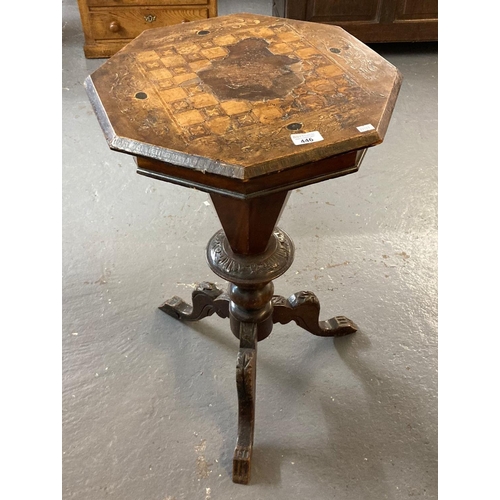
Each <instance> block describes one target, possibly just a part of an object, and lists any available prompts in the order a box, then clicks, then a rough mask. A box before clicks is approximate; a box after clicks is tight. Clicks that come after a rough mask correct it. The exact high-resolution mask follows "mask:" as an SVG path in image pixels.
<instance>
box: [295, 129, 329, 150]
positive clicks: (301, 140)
mask: <svg viewBox="0 0 500 500" xmlns="http://www.w3.org/2000/svg"><path fill="white" fill-rule="evenodd" d="M290 137H291V139H292V141H293V143H294V144H295V145H296V146H301V145H302V144H310V143H311V142H319V141H323V140H324V139H323V137H322V136H321V134H320V133H319V132H318V131H317V130H315V131H314V132H306V133H305V134H291V135H290Z"/></svg>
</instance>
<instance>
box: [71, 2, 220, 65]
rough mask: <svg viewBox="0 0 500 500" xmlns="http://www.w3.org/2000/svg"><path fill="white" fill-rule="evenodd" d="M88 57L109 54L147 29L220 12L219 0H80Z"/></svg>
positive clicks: (84, 47)
mask: <svg viewBox="0 0 500 500" xmlns="http://www.w3.org/2000/svg"><path fill="white" fill-rule="evenodd" d="M78 7H79V10H80V18H81V21H82V28H83V33H84V36H85V44H84V46H83V51H84V53H85V57H87V58H104V57H110V56H112V55H113V54H115V53H116V52H118V51H119V50H121V49H122V48H123V47H125V46H126V45H127V44H128V43H130V42H131V41H132V40H133V39H134V38H135V37H136V36H138V35H139V34H140V33H142V32H143V31H144V30H147V29H151V28H159V27H161V26H170V25H172V24H179V23H188V22H191V21H194V20H198V19H205V18H208V17H216V16H217V0H155V1H154V2H151V1H149V0H78Z"/></svg>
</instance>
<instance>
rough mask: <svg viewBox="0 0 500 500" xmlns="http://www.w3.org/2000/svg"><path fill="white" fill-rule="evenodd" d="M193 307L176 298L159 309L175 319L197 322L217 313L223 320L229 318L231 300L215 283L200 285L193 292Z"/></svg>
mask: <svg viewBox="0 0 500 500" xmlns="http://www.w3.org/2000/svg"><path fill="white" fill-rule="evenodd" d="M192 302H193V305H192V306H190V305H189V304H187V303H186V302H184V301H183V300H182V299H181V298H180V297H177V296H174V297H172V298H171V299H169V300H167V301H166V302H164V303H163V304H162V305H161V306H160V307H159V308H160V309H161V310H162V311H163V312H165V313H167V314H168V315H169V316H172V317H173V318H175V319H180V320H183V321H197V320H199V319H202V318H205V317H207V316H211V315H212V314H214V313H216V314H217V315H219V316H220V317H221V318H228V317H229V298H228V296H227V295H226V294H225V293H224V292H223V291H222V290H219V289H218V288H217V287H216V286H215V285H214V284H213V283H208V282H206V281H204V282H202V283H200V284H199V285H198V286H197V287H196V289H195V290H194V291H193V295H192Z"/></svg>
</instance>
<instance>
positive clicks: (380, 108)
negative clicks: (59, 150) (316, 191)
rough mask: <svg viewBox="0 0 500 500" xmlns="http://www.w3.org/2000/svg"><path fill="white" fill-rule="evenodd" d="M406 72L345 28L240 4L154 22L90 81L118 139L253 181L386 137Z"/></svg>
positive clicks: (166, 158) (108, 131) (183, 163)
mask: <svg viewBox="0 0 500 500" xmlns="http://www.w3.org/2000/svg"><path fill="white" fill-rule="evenodd" d="M259 68H260V69H261V71H259ZM400 81H401V77H400V74H399V72H398V71H397V69H396V68H395V67H394V66H392V65H391V64H390V63H388V62H387V61H385V60H384V59H383V58H382V57H380V56H379V55H378V54H376V53H375V52H374V51H372V50H371V49H370V48H368V47H367V46H365V45H364V44H362V43H361V42H359V41H358V40H356V39H355V38H353V37H352V36H350V35H349V34H348V33H347V32H345V31H344V30H342V29H341V28H337V27H335V26H327V25H315V24H311V23H304V22H300V21H292V20H283V19H277V18H272V17H266V16H255V15H250V14H241V15H236V14H235V15H230V16H224V17H218V18H215V19H210V20H208V21H199V22H193V23H189V24H187V25H183V26H172V27H169V28H159V29H154V30H147V31H145V32H143V33H142V34H141V35H140V36H139V37H137V38H136V39H135V40H134V41H133V42H132V43H130V44H129V45H128V46H127V47H126V48H125V49H124V50H122V51H120V52H119V53H118V54H116V55H115V56H113V57H112V58H111V59H109V60H108V61H107V62H106V63H105V64H104V65H102V66H101V67H100V68H99V69H98V70H97V71H95V72H94V73H93V74H92V75H91V76H90V77H89V78H88V79H87V80H86V87H87V89H88V92H89V94H90V96H91V100H92V102H93V104H94V107H95V109H96V113H97V115H98V117H99V119H100V123H101V126H102V127H103V130H104V132H105V135H106V138H107V140H108V143H109V146H110V147H111V148H112V149H116V150H118V151H122V152H125V153H128V154H131V155H134V156H140V157H145V158H149V159H151V160H155V161H160V162H164V163H168V164H171V165H176V166H180V167H184V168H185V169H190V170H194V171H198V172H202V173H209V174H215V175H220V176H223V177H229V178H234V179H239V180H242V181H248V180H250V179H253V178H256V177H259V176H263V175H267V174H270V173H275V172H284V171H286V170H288V169H290V168H293V167H297V166H300V165H305V164H310V163H312V162H317V161H319V160H323V159H325V158H328V157H332V156H336V155H340V154H342V153H347V152H349V151H358V150H361V149H364V148H368V147H370V146H374V145H376V144H379V143H380V142H382V140H383V138H384V135H385V132H386V130H387V126H388V123H389V118H390V116H391V113H392V110H393V107H394V104H395V100H396V96H397V93H398V91H399V87H400ZM109 89H112V91H111V92H110V91H109ZM237 96H239V97H237ZM366 125H368V127H366V128H365V129H362V131H360V130H359V129H358V127H363V126H366ZM312 131H318V132H319V133H320V134H321V136H322V137H323V140H322V141H321V142H317V143H312V144H301V145H298V146H297V145H295V144H294V143H293V142H292V140H291V134H294V133H305V132H312ZM310 170H311V169H310ZM312 175H314V174H312ZM312 175H311V176H312Z"/></svg>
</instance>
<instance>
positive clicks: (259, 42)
mask: <svg viewBox="0 0 500 500" xmlns="http://www.w3.org/2000/svg"><path fill="white" fill-rule="evenodd" d="M226 49H227V50H228V55H227V57H224V58H223V59H222V60H218V61H215V62H214V63H213V64H212V65H211V67H210V68H207V69H204V70H202V71H200V72H199V73H198V76H199V77H200V79H201V81H202V82H203V83H204V84H206V85H208V86H209V87H210V88H211V89H212V91H213V93H214V94H215V95H216V96H217V97H218V99H219V100H221V101H223V100H226V99H227V100H229V99H244V100H248V101H262V100H266V99H276V98H283V97H285V96H286V95H287V94H288V93H290V92H291V91H292V90H293V89H294V88H295V87H297V86H298V85H299V84H301V83H302V82H303V81H304V77H303V75H302V74H301V72H300V66H301V59H299V58H297V57H290V56H286V55H275V54H273V53H272V52H271V51H270V50H269V42H267V41H266V40H264V39H262V38H247V39H245V40H240V41H239V42H237V43H235V44H234V45H228V46H227V47H226ZM294 66H296V67H297V69H296V70H295V71H294V69H295V68H294Z"/></svg>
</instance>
